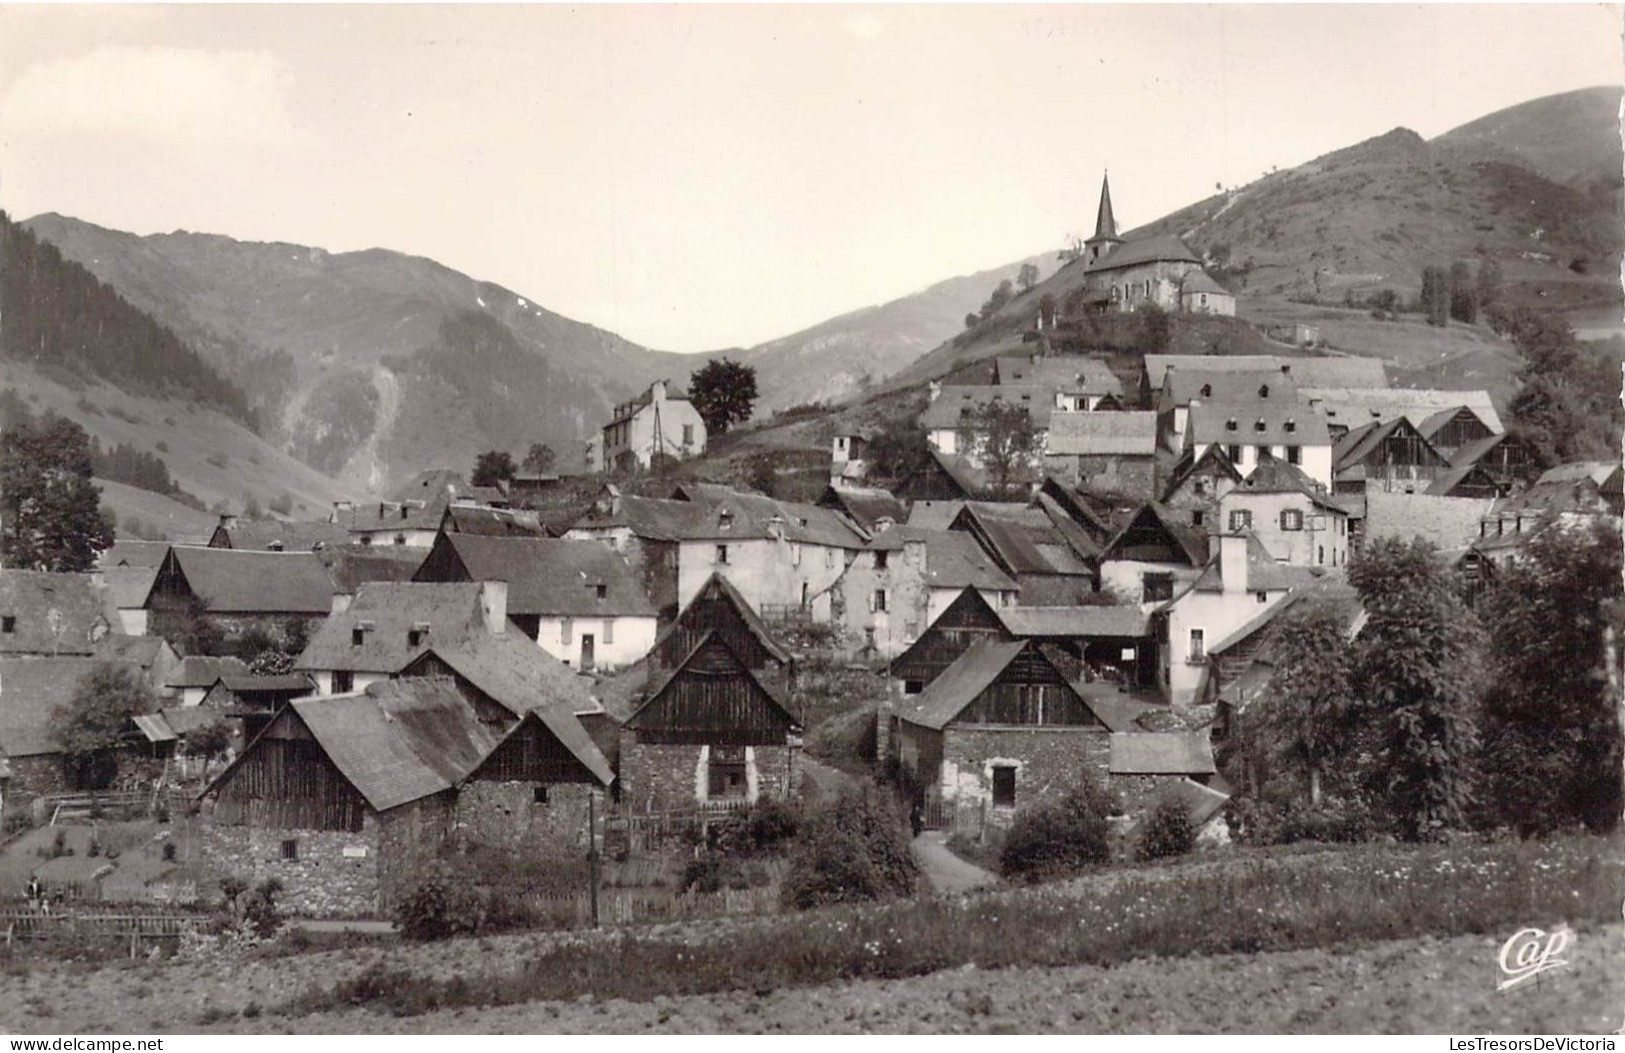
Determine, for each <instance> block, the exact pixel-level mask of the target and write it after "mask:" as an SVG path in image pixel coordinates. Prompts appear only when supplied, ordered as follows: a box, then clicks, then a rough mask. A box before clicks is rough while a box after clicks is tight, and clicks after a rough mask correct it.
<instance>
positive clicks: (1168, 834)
mask: <svg viewBox="0 0 1625 1053" xmlns="http://www.w3.org/2000/svg"><path fill="white" fill-rule="evenodd" d="M1195 846H1196V828H1195V827H1194V826H1192V825H1191V817H1190V814H1189V813H1188V812H1187V811H1186V810H1185V806H1184V805H1183V804H1181V803H1180V802H1179V801H1178V800H1177V799H1175V798H1173V797H1164V798H1163V799H1162V800H1160V801H1158V802H1157V806H1156V807H1155V808H1153V809H1151V814H1150V815H1148V816H1146V817H1145V819H1144V821H1142V822H1141V824H1140V838H1139V843H1138V844H1136V845H1135V848H1134V854H1135V857H1136V858H1138V859H1141V860H1152V859H1168V858H1170V857H1172V856H1182V855H1184V854H1185V853H1186V852H1189V851H1190V850H1191V849H1192V848H1194V847H1195Z"/></svg>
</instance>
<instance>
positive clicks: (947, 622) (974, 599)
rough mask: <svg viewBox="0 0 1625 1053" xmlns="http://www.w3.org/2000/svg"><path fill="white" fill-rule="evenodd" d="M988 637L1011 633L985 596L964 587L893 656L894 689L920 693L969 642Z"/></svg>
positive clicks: (908, 692)
mask: <svg viewBox="0 0 1625 1053" xmlns="http://www.w3.org/2000/svg"><path fill="white" fill-rule="evenodd" d="M987 638H993V639H1009V638H1010V635H1009V633H1008V632H1007V631H1006V629H1005V627H1004V622H1003V620H1001V619H1000V617H999V613H998V611H997V610H995V609H994V607H993V605H992V604H990V603H989V602H988V601H987V599H986V597H984V596H983V595H982V594H981V593H980V592H978V591H977V590H976V589H973V588H967V589H965V590H964V591H963V592H961V593H960V594H959V597H958V598H957V599H955V600H954V601H953V602H952V603H950V604H949V605H948V609H947V610H945V611H943V612H942V615H941V616H940V617H938V618H937V620H936V621H934V622H932V623H931V624H930V625H929V626H927V627H926V630H925V632H923V633H921V634H920V638H919V639H918V640H915V641H914V644H913V646H911V647H909V649H908V650H906V651H904V652H903V653H902V654H900V655H898V656H897V657H896V658H893V659H892V661H891V666H890V671H889V675H890V677H891V680H892V683H893V686H894V687H895V689H896V692H897V693H900V694H901V695H903V696H904V697H907V696H911V695H918V694H920V693H921V692H922V691H924V690H925V687H926V685H927V684H929V683H931V681H933V680H935V679H936V678H937V677H938V676H940V675H941V674H942V671H943V670H944V669H947V668H948V667H949V666H951V665H953V664H954V662H956V661H958V660H959V656H960V655H962V654H964V653H965V652H966V651H967V650H969V649H970V646H971V644H973V643H975V642H976V641H978V640H982V639H987Z"/></svg>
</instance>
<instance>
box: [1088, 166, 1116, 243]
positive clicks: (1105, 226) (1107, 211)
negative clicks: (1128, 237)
mask: <svg viewBox="0 0 1625 1053" xmlns="http://www.w3.org/2000/svg"><path fill="white" fill-rule="evenodd" d="M1107 239H1110V240H1112V241H1116V240H1117V220H1116V218H1115V217H1114V216H1113V215H1112V184H1111V176H1110V175H1109V174H1108V175H1102V176H1101V177H1100V212H1099V214H1098V215H1096V216H1095V236H1094V238H1093V239H1092V240H1094V241H1104V240H1107Z"/></svg>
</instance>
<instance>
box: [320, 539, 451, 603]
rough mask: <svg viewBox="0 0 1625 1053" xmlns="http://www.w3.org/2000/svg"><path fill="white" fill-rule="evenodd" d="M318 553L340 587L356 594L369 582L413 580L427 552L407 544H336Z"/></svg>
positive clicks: (344, 590)
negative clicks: (356, 591)
mask: <svg viewBox="0 0 1625 1053" xmlns="http://www.w3.org/2000/svg"><path fill="white" fill-rule="evenodd" d="M316 555H317V557H318V558H319V559H320V560H321V561H322V566H324V567H326V568H327V573H328V574H329V575H331V576H332V578H333V584H334V585H336V586H337V587H338V590H339V591H340V592H348V593H353V592H355V590H356V589H359V588H360V587H361V586H362V585H364V584H366V583H367V582H369V581H411V580H412V575H413V574H416V573H417V569H418V567H419V566H420V565H421V564H422V563H423V557H424V555H425V553H424V550H423V549H421V548H409V547H407V546H405V545H333V546H331V547H329V548H324V549H322V550H321V551H320V552H318V553H316Z"/></svg>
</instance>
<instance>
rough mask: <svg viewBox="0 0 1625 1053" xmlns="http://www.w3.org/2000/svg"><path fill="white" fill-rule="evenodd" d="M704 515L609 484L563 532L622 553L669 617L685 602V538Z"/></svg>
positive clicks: (646, 591)
mask: <svg viewBox="0 0 1625 1053" xmlns="http://www.w3.org/2000/svg"><path fill="white" fill-rule="evenodd" d="M704 519H705V509H704V508H702V507H701V506H699V505H696V504H694V503H693V502H690V501H672V500H668V499H665V498H656V497H640V496H637V495H635V494H622V493H621V491H620V489H619V488H618V487H615V486H613V485H611V486H605V487H604V489H603V490H602V491H600V493H599V494H598V496H597V498H596V499H595V500H594V501H593V504H592V506H591V507H590V508H589V509H588V510H587V512H586V513H585V514H584V515H583V516H582V517H581V518H580V519H578V520H577V521H576V522H575V523H574V524H573V525H572V526H571V527H570V528H569V529H568V530H567V531H565V534H564V536H565V537H567V538H573V539H578V540H585V541H598V542H602V543H604V544H607V545H609V546H610V547H611V548H613V549H614V550H615V551H616V552H618V553H620V554H621V556H622V557H623V558H624V559H625V560H626V561H627V563H628V565H630V566H631V567H632V569H633V570H634V571H635V572H636V573H637V574H638V576H639V578H640V580H641V582H642V585H643V591H644V594H645V595H646V596H648V597H649V602H650V603H652V604H653V605H654V608H655V611H656V612H657V613H658V614H659V616H660V617H661V618H662V619H666V618H671V617H672V616H674V615H675V614H676V613H677V611H678V609H679V608H680V607H682V606H683V603H680V602H679V600H678V593H679V588H678V582H679V570H678V563H679V558H680V555H681V547H682V541H683V539H684V538H685V537H687V536H689V535H691V534H694V533H698V532H699V531H701V530H702V529H703V527H704V523H703V521H704ZM683 602H686V600H685V601H683Z"/></svg>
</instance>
